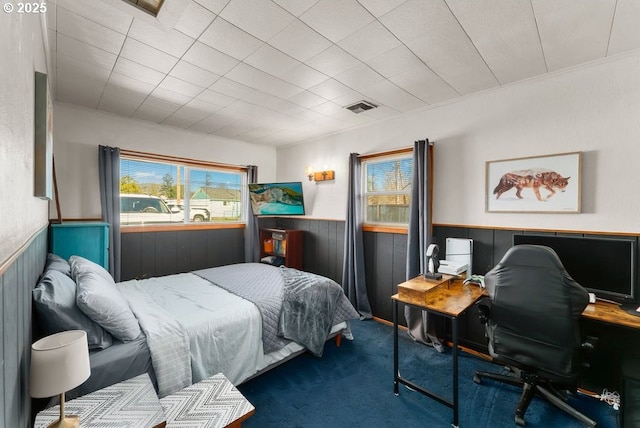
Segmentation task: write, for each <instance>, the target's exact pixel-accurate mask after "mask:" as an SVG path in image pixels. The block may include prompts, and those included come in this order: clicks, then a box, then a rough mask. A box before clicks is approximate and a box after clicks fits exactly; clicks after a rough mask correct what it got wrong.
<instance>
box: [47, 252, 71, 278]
mask: <svg viewBox="0 0 640 428" xmlns="http://www.w3.org/2000/svg"><path fill="white" fill-rule="evenodd" d="M49 270H57V271H58V272H62V273H63V274H65V275H67V276H71V265H70V264H69V262H68V261H66V260H65V259H63V258H62V257H60V256H58V255H55V254H53V253H49V254H47V261H46V263H45V265H44V271H45V272H46V271H49Z"/></svg>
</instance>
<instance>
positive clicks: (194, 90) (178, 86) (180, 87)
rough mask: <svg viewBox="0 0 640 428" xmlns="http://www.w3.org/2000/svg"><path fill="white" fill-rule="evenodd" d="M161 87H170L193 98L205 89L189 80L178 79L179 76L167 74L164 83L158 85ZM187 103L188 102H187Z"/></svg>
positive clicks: (171, 89) (169, 88)
mask: <svg viewBox="0 0 640 428" xmlns="http://www.w3.org/2000/svg"><path fill="white" fill-rule="evenodd" d="M158 87H159V88H164V89H168V90H170V91H173V92H177V93H179V94H182V95H185V96H187V97H189V98H193V97H195V96H197V95H198V94H200V93H201V92H202V91H204V89H205V88H204V87H202V86H198V85H194V84H192V83H189V82H185V81H184V80H181V79H178V78H177V77H173V76H167V77H166V78H165V79H164V80H163V81H162V83H160V85H159V86H158ZM185 103H186V102H185Z"/></svg>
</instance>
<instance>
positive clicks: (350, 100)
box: [331, 91, 375, 107]
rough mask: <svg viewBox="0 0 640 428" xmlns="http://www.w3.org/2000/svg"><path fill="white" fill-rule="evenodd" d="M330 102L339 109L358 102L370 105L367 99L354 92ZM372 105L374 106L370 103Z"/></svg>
mask: <svg viewBox="0 0 640 428" xmlns="http://www.w3.org/2000/svg"><path fill="white" fill-rule="evenodd" d="M331 101H333V102H334V103H335V104H338V105H339V106H341V107H346V106H350V105H352V104H355V103H357V102H360V101H367V102H369V103H372V102H371V101H369V100H368V99H367V97H366V96H365V95H364V94H361V93H360V92H355V91H353V92H350V93H348V94H347V95H343V96H341V97H338V98H334V99H332V100H331ZM372 104H375V103H372Z"/></svg>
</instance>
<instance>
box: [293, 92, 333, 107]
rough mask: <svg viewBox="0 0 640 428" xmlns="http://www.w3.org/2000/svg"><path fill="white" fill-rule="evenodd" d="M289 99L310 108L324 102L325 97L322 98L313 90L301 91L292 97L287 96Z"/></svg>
mask: <svg viewBox="0 0 640 428" xmlns="http://www.w3.org/2000/svg"><path fill="white" fill-rule="evenodd" d="M289 101H291V102H293V103H296V104H298V105H300V106H302V107H305V108H312V107H315V106H317V105H320V104H322V103H324V102H326V101H327V99H326V98H322V97H321V96H319V95H316V94H314V93H313V92H309V91H302V92H300V93H299V94H296V95H294V96H293V97H291V98H289Z"/></svg>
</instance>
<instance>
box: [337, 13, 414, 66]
mask: <svg viewBox="0 0 640 428" xmlns="http://www.w3.org/2000/svg"><path fill="white" fill-rule="evenodd" d="M400 44H401V42H400V40H398V39H397V38H396V37H395V36H394V35H393V34H391V32H389V30H387V29H386V28H384V27H383V26H382V24H380V22H378V21H373V22H372V23H371V24H369V25H367V26H366V27H364V28H362V29H360V30H358V31H356V32H355V33H353V34H351V35H350V36H348V37H346V38H344V39H343V40H342V41H340V43H338V45H339V46H340V47H341V48H342V49H344V50H345V51H347V52H349V53H350V54H351V55H353V56H354V57H356V58H358V59H359V60H360V61H367V60H370V59H371V58H374V57H376V56H378V55H380V54H382V53H384V52H386V51H388V50H390V49H393V48H395V47H396V46H398V45H400Z"/></svg>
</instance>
